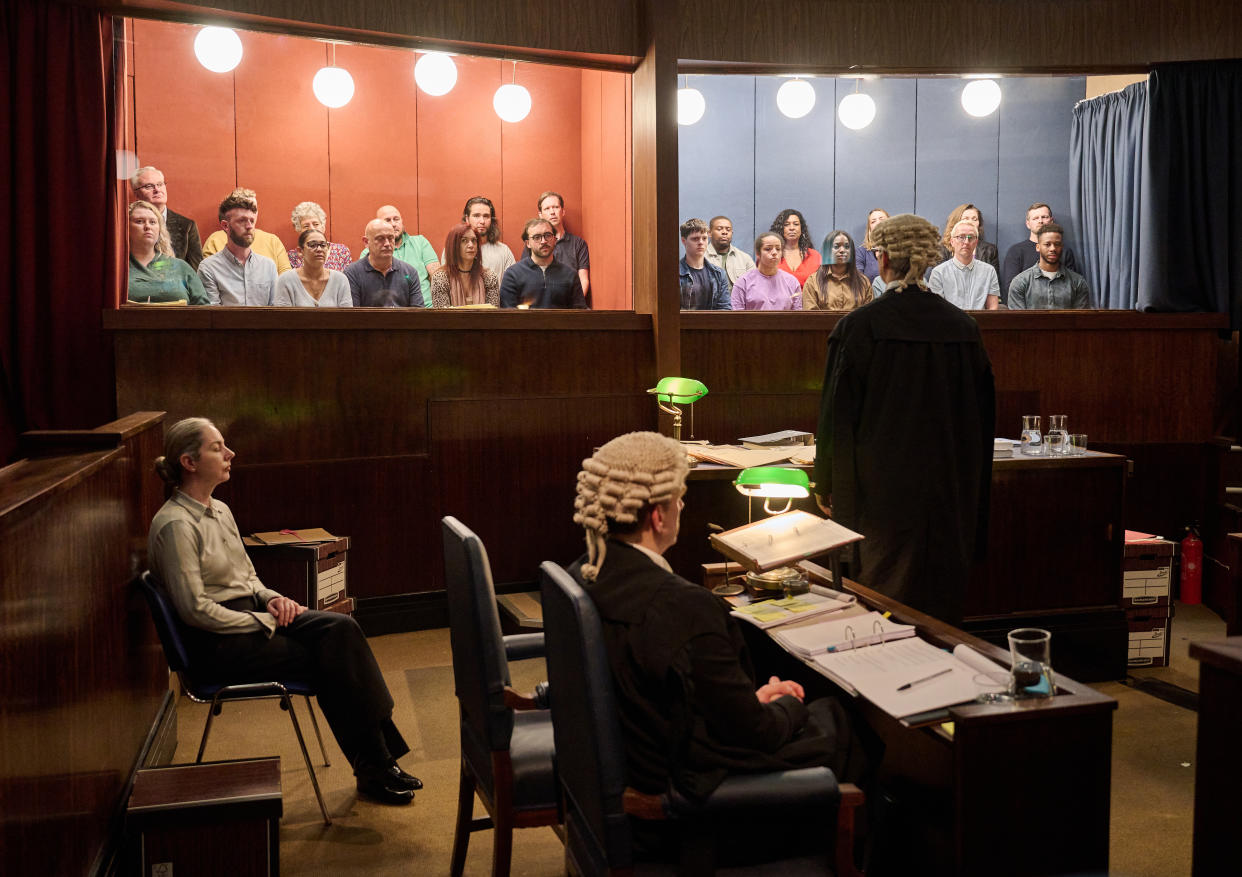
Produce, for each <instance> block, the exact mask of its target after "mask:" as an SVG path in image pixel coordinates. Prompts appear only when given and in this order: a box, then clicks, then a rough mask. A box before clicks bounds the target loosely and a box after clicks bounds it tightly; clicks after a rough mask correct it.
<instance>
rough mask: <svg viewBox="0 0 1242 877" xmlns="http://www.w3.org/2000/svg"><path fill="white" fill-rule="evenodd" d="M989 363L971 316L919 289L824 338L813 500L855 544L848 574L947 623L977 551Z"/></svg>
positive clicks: (873, 307) (954, 618)
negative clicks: (828, 507) (824, 505)
mask: <svg viewBox="0 0 1242 877" xmlns="http://www.w3.org/2000/svg"><path fill="white" fill-rule="evenodd" d="M995 404H996V403H995V392H994V388H993V382H992V366H991V363H990V362H989V360H988V355H987V352H986V351H985V350H984V348H983V342H982V340H981V339H980V336H979V328H978V326H977V325H976V323H975V321H974V319H973V318H972V317H971V316H969V315H968V314H966V313H964V312H963V311H961V310H959V309H958V308H956V307H954V306H953V305H951V304H949V303H948V302H946V301H945V300H944V299H942V298H941V297H940V296H938V295H935V294H933V293H930V292H925V291H923V290H921V289H919V288H918V287H915V286H910V287H906V288H904V289H900V290H898V289H894V290H890V291H889V292H887V293H885V294H884V296H883V297H881V298H879V299H877V300H876V301H874V302H872V303H871V304H868V305H866V306H865V307H862V308H859V309H858V310H856V311H853V312H851V313H850V314H849V315H847V316H846V317H845V318H843V319H842V320H841V321H840V322H839V323H837V326H836V328H835V329H834V330H833V333H832V335H831V337H830V338H829V339H828V364H827V368H826V370H825V373H824V388H823V398H822V401H821V403H820V415H819V430H818V433H817V451H816V462H815V481H816V484H815V492H816V493H817V494H819V495H821V496H823V497H828V496H831V498H832V508H833V517H834V518H835V519H836V520H837V521H838V522H840V523H841V524H842V525H844V526H846V527H849V528H850V529H853V530H857V531H858V532H860V533H862V534H863V535H864V536H865V537H866V538H865V539H864V540H863V541H862V542H861V543H858V544H857V556H856V561H855V563H854V565H853V567H852V573H853V576H854V578H855V579H856V580H857V581H859V582H860V583H862V584H864V585H866V586H867V587H870V588H874V589H875V590H877V591H880V592H881V593H884V594H887V595H889V596H891V597H894V598H896V599H897V600H900V601H901V602H903V603H906V604H908V605H910V606H912V607H914V608H915V609H918V610H920V611H923V612H927V613H928V614H930V615H934V616H936V617H937V618H941V619H943V620H945V621H948V622H950V623H954V622H958V621H960V620H961V614H962V601H963V596H964V594H965V588H966V582H967V578H968V576H969V574H970V566H971V562H972V560H973V558H974V556H975V553H976V551H978V552H982V551H983V550H984V549H985V547H986V540H987V520H988V496H989V490H990V486H991V471H992V440H993V436H994V428H995Z"/></svg>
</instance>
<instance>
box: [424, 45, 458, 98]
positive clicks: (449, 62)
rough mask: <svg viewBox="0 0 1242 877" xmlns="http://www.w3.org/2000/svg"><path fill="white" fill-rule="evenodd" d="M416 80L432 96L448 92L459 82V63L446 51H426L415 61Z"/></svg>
mask: <svg viewBox="0 0 1242 877" xmlns="http://www.w3.org/2000/svg"><path fill="white" fill-rule="evenodd" d="M414 81H415V82H417V83H418V87H419V88H421V89H422V90H423V92H424V93H425V94H429V95H431V96H432V97H439V96H440V95H443V94H448V93H449V92H450V91H452V90H453V86H454V85H456V84H457V65H456V64H455V63H453V59H452V58H451V57H450V56H448V55H446V54H445V53H444V52H426V53H425V54H424V55H423V56H422V57H421V58H419V59H418V60H417V61H416V62H415V63H414Z"/></svg>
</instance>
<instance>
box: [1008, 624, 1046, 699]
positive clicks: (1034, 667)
mask: <svg viewBox="0 0 1242 877" xmlns="http://www.w3.org/2000/svg"><path fill="white" fill-rule="evenodd" d="M1009 654H1010V658H1011V660H1012V665H1011V667H1012V669H1011V670H1010V682H1009V693H1010V694H1011V695H1012V696H1014V697H1021V698H1026V697H1052V696H1053V695H1054V694H1055V693H1056V690H1057V689H1056V684H1055V683H1054V682H1053V679H1052V634H1050V633H1049V632H1048V631H1046V630H1042V629H1040V628H1038V627H1020V628H1018V629H1017V630H1011V631H1009Z"/></svg>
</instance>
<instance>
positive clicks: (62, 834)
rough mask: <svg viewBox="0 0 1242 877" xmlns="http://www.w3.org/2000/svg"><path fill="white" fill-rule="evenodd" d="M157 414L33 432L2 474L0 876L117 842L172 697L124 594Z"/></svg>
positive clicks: (143, 512)
mask: <svg viewBox="0 0 1242 877" xmlns="http://www.w3.org/2000/svg"><path fill="white" fill-rule="evenodd" d="M161 419H162V418H161V415H159V414H158V413H156V414H152V413H149V412H148V413H142V414H136V415H133V416H131V417H127V418H124V419H122V420H119V421H116V422H115V423H110V424H107V425H106V426H102V427H100V428H99V429H97V430H90V431H83V432H55V433H27V434H25V435H24V436H23V437H22V438H23V446H22V450H23V452H24V453H25V454H27V455H28V456H27V458H25V459H20V460H18V461H16V462H14V463H12V464H10V465H8V466H5V467H4V468H3V469H0V625H2V626H3V636H0V655H2V657H0V667H3V670H2V671H0V741H3V745H2V746H0V814H2V815H0V824H2V825H3V832H2V833H0V871H3V872H4V873H5V874H85V873H89V872H92V871H94V870H95V869H97V868H99V867H100V866H101V865H102V864H103V863H104V862H105V861H106V860H107V858H108V857H109V855H110V854H111V851H112V850H113V846H112V842H113V840H114V838H115V836H114V834H113V832H114V831H115V829H116V828H117V827H118V826H119V822H118V821H117V820H118V819H119V816H120V814H121V813H122V812H123V805H124V798H125V797H126V796H127V795H128V786H129V783H130V781H131V776H132V773H133V771H134V769H135V768H136V766H137V762H138V759H139V758H140V755H142V754H143V753H145V752H146V751H147V750H148V749H149V746H150V743H149V736H150V735H151V733H152V730H153V726H154V724H155V722H156V719H157V716H158V715H159V714H160V712H161V710H162V707H163V705H164V703H165V700H166V698H168V697H169V691H168V665H167V664H166V663H165V662H164V657H163V653H162V652H161V651H160V646H159V642H158V640H157V639H156V635H155V628H154V626H153V625H152V624H151V621H150V616H149V615H148V614H147V610H146V606H145V605H144V604H143V602H142V599H141V597H138V596H137V595H135V594H133V593H132V592H131V590H130V582H131V581H132V579H133V575H134V573H135V571H137V570H138V569H140V568H142V567H143V566H144V565H145V559H146V533H147V524H148V522H149V521H150V517H151V515H152V514H153V513H154V511H155V508H156V506H157V505H158V503H159V502H161V501H162V499H161V496H160V493H159V491H158V488H157V487H156V484H155V480H154V474H153V473H152V474H149V475H148V474H147V472H148V466H149V461H150V459H152V458H153V457H154V456H155V455H156V454H157V453H158V452H159V447H160V442H161V440H162V432H161V429H160V421H161Z"/></svg>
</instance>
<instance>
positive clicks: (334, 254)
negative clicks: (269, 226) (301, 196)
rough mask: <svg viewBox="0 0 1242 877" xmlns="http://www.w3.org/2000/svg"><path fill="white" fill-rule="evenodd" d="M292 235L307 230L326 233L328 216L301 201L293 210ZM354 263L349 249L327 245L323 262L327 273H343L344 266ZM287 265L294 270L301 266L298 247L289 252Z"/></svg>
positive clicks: (310, 203) (313, 203)
mask: <svg viewBox="0 0 1242 877" xmlns="http://www.w3.org/2000/svg"><path fill="white" fill-rule="evenodd" d="M292 219H293V233H294V234H297V235H300V234H301V233H302V232H304V231H306V230H307V229H308V228H313V229H315V230H316V231H321V232H323V233H324V234H325V235H327V233H328V214H326V213H324V212H323V208H322V207H320V206H319V205H318V204H316V203H315V202H314V201H303V202H302V203H301V204H299V205H298V206H297V207H294V208H293V217H292ZM352 261H354V256H353V254H352V253H350V251H349V247H347V246H345V245H344V244H333V243H329V244H328V255H327V257H326V258H325V259H324V260H323V264H324V267H325V268H327V269H328V270H329V271H344V270H345V266H346V265H348V264H349V263H350V262H352ZM289 264H290V265H292V266H293V267H294V268H298V267H301V265H302V252H301V250H300V249H299V248H298V247H294V248H293V249H291V250H289Z"/></svg>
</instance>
